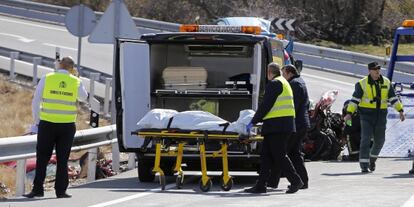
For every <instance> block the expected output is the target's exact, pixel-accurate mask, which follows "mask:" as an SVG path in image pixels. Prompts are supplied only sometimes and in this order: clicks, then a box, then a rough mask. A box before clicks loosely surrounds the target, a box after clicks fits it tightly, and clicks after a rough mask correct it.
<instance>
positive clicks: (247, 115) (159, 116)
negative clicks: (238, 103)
mask: <svg viewBox="0 0 414 207" xmlns="http://www.w3.org/2000/svg"><path fill="white" fill-rule="evenodd" d="M254 114H255V112H254V111H253V110H243V111H240V113H239V118H238V119H237V121H235V122H232V123H230V125H229V126H228V127H227V129H226V132H236V133H238V134H247V131H246V125H247V124H249V122H250V121H251V120H252V118H253V116H254ZM171 117H173V120H172V122H171V125H170V128H179V129H183V130H208V131H222V130H223V126H220V125H222V124H225V123H228V121H226V120H224V119H222V118H220V117H218V116H215V115H213V114H211V113H209V112H205V111H183V112H177V111H175V110H171V109H153V110H151V111H149V112H148V113H147V114H146V115H145V116H144V117H143V118H142V119H141V120H140V121H139V122H138V123H137V126H138V129H143V128H151V129H165V128H167V127H168V122H169V121H170V118H171Z"/></svg>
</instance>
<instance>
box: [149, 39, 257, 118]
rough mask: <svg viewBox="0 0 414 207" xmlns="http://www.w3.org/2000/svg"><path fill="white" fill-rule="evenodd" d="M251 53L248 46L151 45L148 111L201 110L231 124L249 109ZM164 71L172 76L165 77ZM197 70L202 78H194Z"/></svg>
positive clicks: (250, 99)
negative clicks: (240, 113) (157, 109)
mask: <svg viewBox="0 0 414 207" xmlns="http://www.w3.org/2000/svg"><path fill="white" fill-rule="evenodd" d="M253 51H254V45H248V44H245V45H225V44H208V45H205V44H203V45H200V44H185V43H182V44H177V43H174V44H157V43H153V44H151V45H150V67H151V68H150V71H151V72H150V77H151V103H152V108H166V109H175V110H178V111H186V110H203V111H208V112H211V113H212V114H215V115H217V116H220V117H221V118H223V119H226V120H227V121H235V120H236V119H237V118H238V113H239V111H241V110H244V109H251V107H252V95H251V94H252V87H251V84H250V74H251V73H253V67H254V58H253V53H254V52H253ZM168 68H170V69H171V68H174V71H175V72H174V71H173V70H171V71H173V72H171V71H169V72H170V73H168V74H169V75H168V76H175V77H166V76H167V75H166V74H167V73H166V72H167V71H166V70H169V69H168ZM197 70H205V72H206V77H203V75H199V76H197V75H195V73H198V72H197ZM198 74H203V73H202V72H201V73H198ZM176 76H178V77H176ZM200 76H201V77H200ZM171 78H173V79H174V81H175V82H172V83H169V82H168V81H169V80H170V79H171ZM194 79H196V80H194ZM180 80H181V82H182V83H180ZM236 102H237V104H235V103H236Z"/></svg>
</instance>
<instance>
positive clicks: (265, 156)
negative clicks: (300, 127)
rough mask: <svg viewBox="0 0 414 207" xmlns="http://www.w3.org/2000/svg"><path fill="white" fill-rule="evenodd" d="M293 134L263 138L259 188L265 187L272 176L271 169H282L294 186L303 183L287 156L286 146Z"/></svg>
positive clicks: (270, 135) (272, 135)
mask: <svg viewBox="0 0 414 207" xmlns="http://www.w3.org/2000/svg"><path fill="white" fill-rule="evenodd" d="M290 136H291V133H286V134H269V135H264V137H263V149H262V154H261V155H260V160H261V163H260V172H259V179H258V181H257V184H256V185H257V186H258V187H260V188H261V187H265V186H266V183H267V180H268V178H269V175H270V169H272V168H277V169H282V170H283V172H285V173H286V178H287V179H288V181H289V182H290V183H291V184H292V185H297V184H299V183H300V182H301V180H300V177H299V175H298V174H297V173H296V170H295V168H294V167H293V165H292V162H291V161H290V159H289V157H288V156H287V155H286V145H287V141H288V139H289V137H290Z"/></svg>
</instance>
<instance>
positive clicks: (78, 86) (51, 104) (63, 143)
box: [23, 57, 88, 198]
mask: <svg viewBox="0 0 414 207" xmlns="http://www.w3.org/2000/svg"><path fill="white" fill-rule="evenodd" d="M73 65H74V62H73V60H72V58H71V57H64V58H63V59H62V60H60V61H59V69H58V70H57V71H56V72H53V73H49V74H47V75H46V76H44V77H43V78H42V79H40V81H39V84H38V85H37V87H36V91H35V94H34V96H33V100H32V113H33V119H34V121H35V124H34V125H33V126H32V132H35V133H37V145H36V174H35V178H34V180H33V189H32V191H31V192H30V193H28V194H25V195H23V196H24V197H27V198H33V197H43V194H44V193H43V191H44V189H43V182H44V180H45V177H46V167H47V164H48V162H49V159H50V156H51V155H52V152H53V148H54V147H55V149H56V157H57V168H56V179H55V193H56V197H58V198H69V197H71V195H69V194H67V193H66V189H67V187H68V184H69V179H68V158H69V154H70V149H71V147H72V142H73V138H74V135H75V132H76V127H75V121H76V115H77V109H76V100H80V101H86V99H87V98H88V93H87V92H86V90H85V88H84V87H83V85H82V82H81V81H80V79H79V78H78V77H76V76H73V75H71V74H70V73H69V71H71V70H72V69H73Z"/></svg>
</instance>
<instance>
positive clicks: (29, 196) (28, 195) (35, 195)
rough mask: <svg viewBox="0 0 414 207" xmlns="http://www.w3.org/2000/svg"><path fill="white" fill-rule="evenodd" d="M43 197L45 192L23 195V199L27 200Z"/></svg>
mask: <svg viewBox="0 0 414 207" xmlns="http://www.w3.org/2000/svg"><path fill="white" fill-rule="evenodd" d="M43 196H44V193H43V192H41V193H37V192H34V191H32V192H30V193H28V194H24V195H23V197H26V198H34V197H43Z"/></svg>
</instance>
